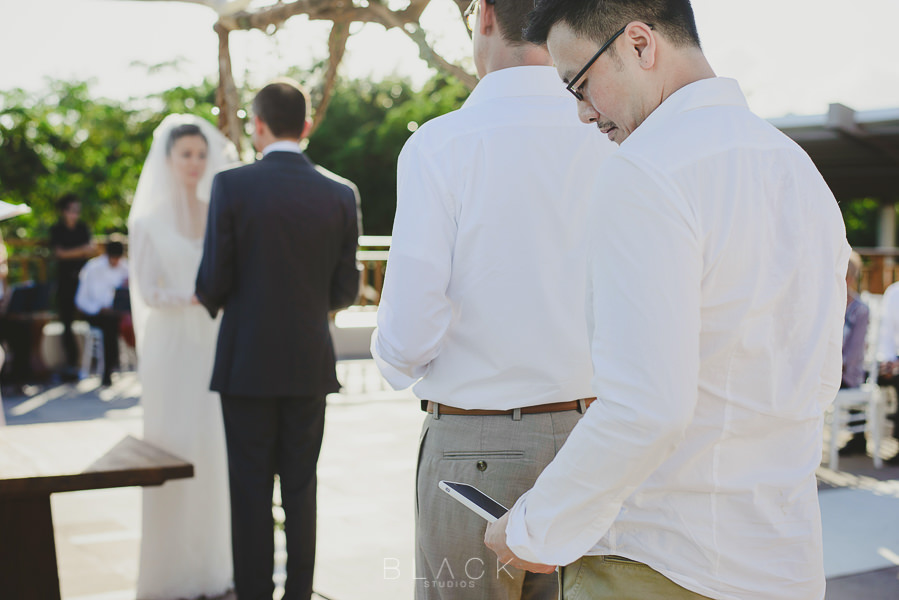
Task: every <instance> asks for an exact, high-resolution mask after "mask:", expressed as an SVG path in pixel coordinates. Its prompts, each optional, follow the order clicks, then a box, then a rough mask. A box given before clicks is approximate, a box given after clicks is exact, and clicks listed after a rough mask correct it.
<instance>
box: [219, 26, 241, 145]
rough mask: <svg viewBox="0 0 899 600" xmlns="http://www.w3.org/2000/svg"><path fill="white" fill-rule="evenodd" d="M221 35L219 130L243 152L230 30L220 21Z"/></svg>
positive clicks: (238, 97) (238, 98)
mask: <svg viewBox="0 0 899 600" xmlns="http://www.w3.org/2000/svg"><path fill="white" fill-rule="evenodd" d="M215 32H216V33H217V34H218V37H219V85H218V88H217V89H216V91H215V103H216V105H218V108H219V130H221V132H222V133H224V134H225V137H227V138H228V139H229V140H231V141H232V142H234V145H235V146H236V147H237V152H238V154H240V152H241V145H242V144H241V141H242V140H241V129H242V127H241V121H240V118H239V117H238V116H237V111H238V109H239V108H240V96H239V95H238V93H237V86H235V85H234V76H233V75H232V73H231V51H230V50H229V48H228V34H229V33H230V32H229V30H228V29H227V28H225V27H223V26H222V25H221V24H220V23H216V24H215Z"/></svg>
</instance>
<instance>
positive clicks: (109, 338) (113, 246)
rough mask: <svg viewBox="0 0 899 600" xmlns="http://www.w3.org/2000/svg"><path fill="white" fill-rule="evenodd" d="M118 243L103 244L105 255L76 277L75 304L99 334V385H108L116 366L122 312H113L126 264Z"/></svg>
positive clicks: (94, 259) (124, 280)
mask: <svg viewBox="0 0 899 600" xmlns="http://www.w3.org/2000/svg"><path fill="white" fill-rule="evenodd" d="M123 254H124V247H123V246H122V243H121V242H116V241H112V242H109V243H107V244H106V253H105V254H104V255H102V256H98V257H97V258H93V259H91V260H89V261H88V262H87V264H86V265H84V268H83V269H82V270H81V274H80V275H79V283H78V292H77V293H76V294H75V305H76V306H77V307H78V310H80V311H81V312H82V313H84V315H85V318H86V320H87V322H88V323H90V324H91V325H92V326H94V327H98V328H99V329H100V331H102V332H103V365H104V367H103V385H111V384H112V376H111V374H112V371H113V369H115V368H116V367H118V364H119V322H120V320H121V318H122V313H121V312H119V311H117V310H113V301H114V300H115V295H116V289H118V288H120V287H122V286H123V285H125V283H126V282H127V281H128V263H127V262H126V261H125V259H124V258H122V255H123Z"/></svg>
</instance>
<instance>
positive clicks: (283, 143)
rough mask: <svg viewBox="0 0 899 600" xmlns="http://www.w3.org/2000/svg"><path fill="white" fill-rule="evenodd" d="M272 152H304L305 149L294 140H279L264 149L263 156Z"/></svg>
mask: <svg viewBox="0 0 899 600" xmlns="http://www.w3.org/2000/svg"><path fill="white" fill-rule="evenodd" d="M270 152H293V153H294V154H302V153H303V151H302V150H300V146H299V144H298V143H297V142H294V141H292V140H278V141H277V142H272V143H271V144H269V145H268V146H266V147H265V148H263V149H262V156H265V155H267V154H268V153H270Z"/></svg>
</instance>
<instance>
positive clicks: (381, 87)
mask: <svg viewBox="0 0 899 600" xmlns="http://www.w3.org/2000/svg"><path fill="white" fill-rule="evenodd" d="M467 96H468V90H467V89H466V88H465V86H463V85H462V84H461V83H459V82H458V81H456V80H455V79H452V78H447V77H445V76H441V75H438V76H436V77H434V78H433V79H431V80H430V81H429V82H428V83H427V84H425V86H424V87H423V88H422V89H421V91H418V92H415V91H413V90H412V88H411V86H410V85H409V83H408V82H407V81H405V80H402V79H392V80H385V81H381V82H377V83H374V82H370V81H348V82H340V83H339V84H338V86H337V88H336V90H335V93H334V96H333V98H332V100H331V106H330V107H329V108H328V112H327V116H326V117H325V120H324V121H322V123H321V125H320V126H319V128H318V129H317V130H316V131H315V134H314V135H313V136H312V137H311V138H310V140H309V147H308V148H307V150H306V152H307V154H308V155H309V157H310V158H311V159H312V160H313V161H315V162H316V163H318V164H320V165H321V166H323V167H325V168H326V169H330V170H331V171H334V172H335V173H337V174H339V175H341V176H343V177H346V178H347V179H350V180H352V181H353V182H354V183H355V184H356V185H357V186H358V187H359V193H360V195H361V196H362V217H363V225H364V228H365V233H366V234H368V235H390V232H391V230H392V229H393V215H394V213H395V212H396V162H397V157H398V156H399V153H400V150H401V149H402V147H403V144H405V143H406V140H407V139H408V138H409V136H410V135H412V132H413V131H414V130H415V129H417V128H418V127H419V126H420V125H421V124H423V123H424V122H426V121H428V120H430V119H433V118H434V117H437V116H439V115H442V114H444V113H446V112H449V111H451V110H455V109H457V108H459V106H461V105H462V103H463V102H464V101H465V98H466V97H467Z"/></svg>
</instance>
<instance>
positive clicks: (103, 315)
mask: <svg viewBox="0 0 899 600" xmlns="http://www.w3.org/2000/svg"><path fill="white" fill-rule="evenodd" d="M84 318H85V320H86V321H87V322H88V323H89V324H90V325H91V326H93V327H96V328H98V329H99V330H100V331H102V332H103V378H104V379H105V378H108V377H109V375H110V373H112V372H113V371H114V370H115V369H117V368H118V367H119V326H120V324H121V322H122V315H121V314H119V313H115V312H106V311H101V312H99V313H97V314H95V315H84Z"/></svg>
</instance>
